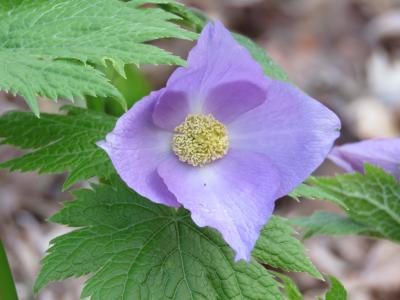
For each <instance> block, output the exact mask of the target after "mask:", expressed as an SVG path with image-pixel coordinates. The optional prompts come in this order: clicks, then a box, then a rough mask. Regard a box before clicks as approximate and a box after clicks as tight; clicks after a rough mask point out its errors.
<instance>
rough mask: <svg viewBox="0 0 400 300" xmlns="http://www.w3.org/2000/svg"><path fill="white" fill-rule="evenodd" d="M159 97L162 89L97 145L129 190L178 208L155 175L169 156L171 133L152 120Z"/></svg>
mask: <svg viewBox="0 0 400 300" xmlns="http://www.w3.org/2000/svg"><path fill="white" fill-rule="evenodd" d="M162 94H163V90H160V91H157V92H153V93H151V94H150V95H149V96H147V97H144V98H143V99H142V100H140V101H139V102H138V103H136V104H135V105H134V106H133V107H132V108H131V109H130V110H129V111H128V112H126V113H125V114H124V115H123V116H122V117H121V118H119V119H118V122H117V124H116V126H115V128H114V130H113V131H112V132H111V133H109V134H108V135H107V136H106V140H105V141H101V142H99V143H98V145H99V146H100V147H102V148H103V149H104V150H105V151H106V152H107V153H108V155H109V156H110V158H111V161H112V163H113V165H114V167H115V169H116V170H117V172H118V174H119V175H120V176H121V178H122V179H123V180H124V181H125V183H126V184H127V185H128V186H129V187H130V188H132V189H134V190H135V191H136V192H138V193H139V194H141V195H142V196H144V197H147V198H149V199H151V200H152V201H154V202H157V203H162V204H165V205H169V206H173V207H179V203H178V202H177V201H176V198H175V196H174V195H173V194H172V193H171V192H170V191H168V189H167V187H166V186H165V184H164V182H163V180H162V179H161V178H160V176H159V175H158V173H157V166H158V165H159V164H160V163H161V161H163V160H164V159H165V158H166V157H168V155H170V154H171V147H170V143H171V138H172V134H171V133H170V132H167V131H164V130H161V129H160V128H158V127H156V126H155V125H154V124H153V121H152V113H153V108H154V105H155V103H156V101H157V100H158V98H159V97H160V95H162Z"/></svg>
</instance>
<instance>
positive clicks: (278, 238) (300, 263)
mask: <svg viewBox="0 0 400 300" xmlns="http://www.w3.org/2000/svg"><path fill="white" fill-rule="evenodd" d="M293 234H294V231H293V228H292V227H291V226H290V225H289V224H288V222H287V220H286V219H284V218H282V217H278V216H272V217H271V219H270V220H269V221H268V224H267V225H266V226H265V227H264V228H263V229H262V231H261V235H260V237H259V239H258V241H257V243H256V246H255V248H254V251H253V253H252V254H253V256H254V257H256V258H257V259H258V260H260V261H262V262H265V263H267V264H268V265H270V266H272V267H275V268H280V269H282V270H285V271H292V272H307V273H309V274H310V275H311V276H314V277H316V278H318V279H322V275H321V274H320V273H319V272H318V270H317V269H316V268H315V267H314V265H313V264H312V263H311V261H310V259H309V258H308V257H307V256H306V255H305V249H304V246H303V244H302V243H300V241H299V240H297V239H296V238H294V237H293Z"/></svg>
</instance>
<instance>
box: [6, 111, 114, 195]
mask: <svg viewBox="0 0 400 300" xmlns="http://www.w3.org/2000/svg"><path fill="white" fill-rule="evenodd" d="M68 110H69V114H67V115H54V114H42V115H41V118H36V117H35V116H34V115H32V114H31V113H28V112H10V113H7V114H5V115H3V116H1V117H0V139H1V143H2V144H10V145H14V146H17V147H19V148H22V149H31V151H30V152H28V153H27V154H25V155H23V156H20V157H18V158H15V159H12V160H9V161H6V162H3V163H1V164H0V168H10V169H11V170H20V171H22V172H26V171H38V172H39V173H43V172H48V173H62V172H69V173H70V174H69V177H68V179H67V180H66V182H65V184H64V187H65V188H67V187H69V186H71V185H72V184H73V183H75V182H77V181H79V180H84V179H89V178H91V177H93V176H97V175H101V176H102V177H105V178H107V177H109V176H110V175H111V174H112V173H113V172H114V171H113V170H114V168H113V166H112V164H111V162H110V160H109V159H108V157H107V155H106V153H105V152H104V151H103V150H101V149H100V148H99V147H98V146H96V142H97V141H99V140H101V139H103V138H104V137H105V135H106V134H107V133H108V132H110V131H111V130H112V128H113V127H114V125H115V122H116V119H115V118H114V117H110V116H107V115H104V114H101V113H96V112H92V111H88V110H86V109H83V108H77V107H75V108H74V107H69V108H68Z"/></svg>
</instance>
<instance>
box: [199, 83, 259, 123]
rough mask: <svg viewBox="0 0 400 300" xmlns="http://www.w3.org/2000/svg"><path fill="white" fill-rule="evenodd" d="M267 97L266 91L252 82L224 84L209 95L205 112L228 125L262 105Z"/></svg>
mask: <svg viewBox="0 0 400 300" xmlns="http://www.w3.org/2000/svg"><path fill="white" fill-rule="evenodd" d="M266 97H267V93H266V90H265V89H262V88H260V87H259V86H258V85H255V84H253V83H252V82H249V81H236V82H229V83H224V84H221V85H219V86H217V87H215V88H214V89H212V90H211V91H210V93H209V94H208V95H207V98H206V99H205V102H204V106H203V112H204V114H211V115H213V116H214V117H215V118H216V119H217V120H218V121H220V122H222V123H224V124H228V123H230V122H232V121H233V120H234V119H236V118H237V117H239V116H240V115H242V114H244V113H245V112H247V111H249V110H251V109H253V108H255V107H257V106H259V105H261V104H262V103H263V102H264V101H265V99H266Z"/></svg>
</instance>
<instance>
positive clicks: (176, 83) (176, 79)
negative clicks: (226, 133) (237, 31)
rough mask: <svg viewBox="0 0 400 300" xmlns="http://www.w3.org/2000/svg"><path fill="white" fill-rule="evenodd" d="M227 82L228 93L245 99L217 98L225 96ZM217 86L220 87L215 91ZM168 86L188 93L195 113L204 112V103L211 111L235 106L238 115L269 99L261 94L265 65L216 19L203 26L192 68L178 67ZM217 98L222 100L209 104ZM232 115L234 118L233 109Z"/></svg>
mask: <svg viewBox="0 0 400 300" xmlns="http://www.w3.org/2000/svg"><path fill="white" fill-rule="evenodd" d="M224 84H225V85H226V86H225V89H226V90H225V91H226V93H227V94H229V95H231V96H233V94H234V93H237V92H238V93H240V95H239V96H241V100H242V101H238V99H237V98H234V99H233V98H232V101H231V102H229V98H228V97H227V96H226V97H214V96H221V95H223V93H224V88H223V87H222V86H221V85H224ZM235 84H237V85H238V86H235ZM217 87H218V90H214V88H217ZM248 87H251V90H250V91H249V95H247V96H246V94H245V88H248ZM167 88H168V89H170V90H174V91H182V92H185V93H186V94H187V95H188V98H189V100H190V108H191V109H190V110H191V113H203V106H205V107H207V108H208V111H209V112H211V108H212V107H215V108H217V110H216V111H217V112H218V113H221V112H222V110H221V109H219V108H221V107H223V106H224V105H233V106H234V110H232V109H231V111H234V112H235V113H234V114H238V113H240V112H242V113H244V112H246V111H248V110H249V109H251V108H254V107H256V106H257V105H259V104H260V103H262V102H263V101H265V97H261V96H259V93H264V94H265V93H266V91H265V88H266V80H265V76H264V72H263V70H262V68H261V66H260V65H259V64H258V63H257V62H256V61H255V60H254V59H253V58H252V57H251V55H250V53H249V52H248V51H247V50H246V49H245V48H244V47H243V46H241V45H240V44H239V43H238V42H236V40H235V39H234V38H233V37H232V35H231V33H230V32H229V31H228V30H227V29H225V27H224V26H223V25H222V24H221V23H220V22H216V23H215V24H212V23H209V24H208V25H207V26H206V27H205V28H204V29H203V31H202V33H201V35H200V38H199V39H198V42H197V45H196V46H195V47H194V48H193V49H192V50H191V51H190V53H189V57H188V68H178V69H177V70H176V71H175V72H174V73H173V74H172V75H171V77H170V78H169V80H168V83H167ZM213 95H214V96H213ZM253 95H256V99H250V98H251V97H252V96H253ZM244 99H246V101H244ZM247 99H250V100H249V101H247ZM214 101H215V102H218V101H221V103H215V104H214V103H209V102H214ZM234 114H233V115H234ZM229 115H231V116H230V118H232V117H233V116H232V112H231V113H229ZM216 117H217V116H216ZM217 119H218V117H217Z"/></svg>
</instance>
